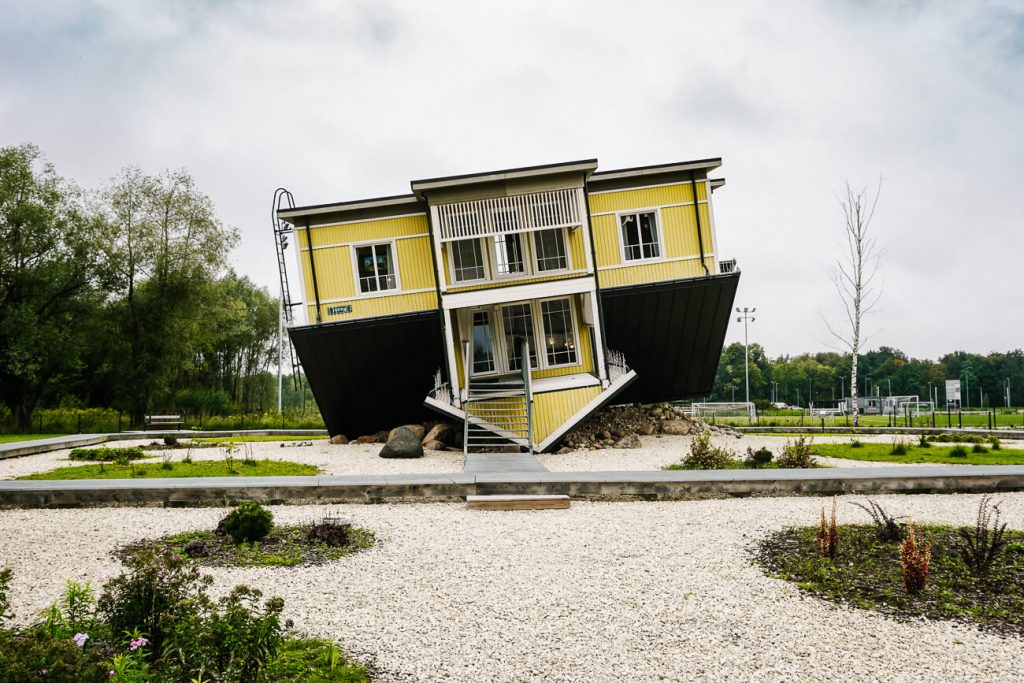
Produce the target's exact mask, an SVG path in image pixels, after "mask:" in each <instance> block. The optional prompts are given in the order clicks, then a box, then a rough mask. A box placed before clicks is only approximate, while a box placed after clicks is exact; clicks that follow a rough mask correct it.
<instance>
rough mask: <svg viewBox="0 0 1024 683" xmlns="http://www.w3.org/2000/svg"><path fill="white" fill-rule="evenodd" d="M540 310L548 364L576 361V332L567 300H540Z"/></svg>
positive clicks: (565, 363)
mask: <svg viewBox="0 0 1024 683" xmlns="http://www.w3.org/2000/svg"><path fill="white" fill-rule="evenodd" d="M540 310H541V318H542V319H543V321H544V350H545V354H546V357H547V362H548V365H549V366H553V365H573V364H575V363H577V362H578V361H577V360H576V359H577V355H576V333H575V330H574V329H573V324H572V309H571V304H570V303H569V300H568V299H555V300H554V301H542V302H541V304H540Z"/></svg>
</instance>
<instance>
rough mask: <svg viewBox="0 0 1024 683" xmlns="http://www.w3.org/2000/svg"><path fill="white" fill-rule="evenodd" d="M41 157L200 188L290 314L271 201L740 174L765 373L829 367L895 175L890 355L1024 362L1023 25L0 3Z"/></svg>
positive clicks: (881, 336)
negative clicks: (877, 193) (851, 243)
mask: <svg viewBox="0 0 1024 683" xmlns="http://www.w3.org/2000/svg"><path fill="white" fill-rule="evenodd" d="M24 142H34V143H36V144H38V145H39V146H40V147H41V148H42V150H43V151H44V153H45V154H46V155H47V157H48V158H49V159H50V160H51V161H52V162H54V164H55V165H56V166H57V170H58V172H60V173H61V174H62V175H64V176H67V177H69V178H73V179H74V180H76V181H77V182H78V183H79V184H81V185H83V186H86V187H96V186H99V185H101V184H103V183H104V182H106V181H107V179H109V178H110V177H111V176H113V175H114V174H115V173H117V171H118V170H119V169H120V168H122V167H124V166H126V165H130V164H137V165H140V166H142V167H143V168H144V169H146V170H147V171H150V172H157V171H159V170H161V169H165V168H179V167H184V168H187V169H189V170H190V171H191V172H192V173H193V175H194V176H195V177H196V179H197V181H198V184H199V186H200V188H201V189H202V190H203V191H205V192H206V193H208V194H209V195H210V196H211V197H212V198H213V200H214V201H215V203H216V205H217V207H218V209H219V212H220V215H221V217H222V218H223V219H224V220H225V222H227V223H229V224H232V225H235V226H237V227H238V228H239V229H240V230H241V231H242V236H243V239H242V244H241V246H240V247H239V248H238V249H237V251H236V252H235V253H234V255H233V261H234V264H235V267H236V269H237V270H238V271H240V272H242V273H244V274H247V275H249V276H251V277H252V278H253V279H255V280H256V281H258V282H260V283H262V284H265V285H267V286H268V287H270V288H271V289H272V291H276V278H277V275H276V270H275V261H274V256H273V240H272V236H271V224H270V203H271V197H272V194H273V191H274V188H276V187H278V186H284V187H287V188H289V189H290V190H291V191H292V192H293V193H294V195H295V198H296V200H297V202H298V203H299V204H314V203H323V202H330V201H342V200H349V199H358V198H364V197H373V196H380V195H389V194H399V193H403V192H408V191H409V180H411V179H414V178H422V177H433V176H440V175H448V174H458V173H467V172H475V171H484V170H493V169H498V168H507V167H513V166H521V165H530V164H540V163H550V162H558V161H567V160H573V159H580V158H590V157H597V158H598V159H599V161H600V164H601V167H602V168H604V169H611V168H618V167H626V166H636V165H643V164H656V163H664V162H670V161H680V160H686V159H699V158H706V157H722V159H723V166H722V168H721V169H719V171H718V175H720V176H723V177H725V178H726V179H727V180H728V184H727V186H726V187H725V188H723V189H722V190H720V191H718V192H716V193H715V218H716V222H717V228H718V237H719V242H720V247H721V249H720V256H721V257H722V258H729V257H735V258H737V259H738V261H739V264H740V267H741V269H742V271H743V275H742V279H741V284H740V291H739V294H738V297H737V304H738V305H740V306H743V305H746V306H756V307H757V314H756V316H757V321H756V322H755V323H753V325H752V327H751V330H750V333H751V341H757V342H760V343H762V344H763V345H764V346H765V348H766V351H767V352H768V353H769V355H772V356H775V355H780V354H792V353H799V352H801V351H807V350H819V349H822V348H823V347H824V344H825V343H826V341H827V339H828V335H827V332H826V330H825V327H824V324H823V323H822V316H830V317H833V318H835V317H836V316H838V315H839V314H840V310H839V308H838V305H839V304H838V299H837V298H836V296H835V294H834V292H833V290H832V289H831V285H830V279H829V278H830V270H831V269H832V267H833V264H834V259H835V256H836V255H837V254H838V253H839V250H840V248H841V239H842V232H841V226H842V216H841V213H840V209H839V204H838V201H837V195H838V193H839V192H841V190H842V187H843V183H844V181H845V180H847V179H848V180H849V181H850V182H851V183H852V184H853V185H854V186H856V187H863V186H869V187H872V188H873V187H875V186H876V185H877V183H878V180H879V177H884V181H883V183H882V190H881V199H880V201H879V203H878V211H877V214H876V218H875V222H874V224H873V226H872V228H873V230H874V233H875V235H876V236H877V239H878V242H879V244H880V246H882V247H883V248H884V260H883V262H882V266H881V268H882V276H883V277H884V281H885V291H884V295H883V298H882V300H881V302H880V304H879V308H878V312H877V313H876V314H875V315H874V316H873V317H872V318H870V319H869V323H868V327H869V328H870V329H871V330H872V331H874V333H875V335H874V337H873V338H872V339H871V342H870V345H871V346H878V345H883V344H884V345H888V346H895V347H898V348H901V349H903V350H904V351H906V352H907V353H908V354H910V355H913V356H919V357H935V356H937V355H939V354H941V353H943V352H946V351H951V350H954V349H965V350H969V351H975V352H988V351H992V350H1007V349H1010V348H1020V347H1022V346H1024V339H1022V337H1024V272H1022V271H1024V268H1022V260H1024V220H1022V218H1021V216H1022V214H1024V3H1022V2H1012V1H1008V2H992V3H973V2H964V1H957V2H948V3H939V2H935V3H930V2H884V1H883V2H848V3H846V2H833V3H815V2H778V3H762V2H750V3H731V2H730V3H722V2H679V1H669V2H659V3H650V2H637V1H633V2H623V1H622V0H619V1H617V2H595V1H593V0H588V1H586V2H556V1H555V0H546V1H540V2H533V1H532V0H531V1H526V0H517V1H516V2H508V3H492V2H485V1H483V0H471V1H468V2H423V1H410V2H388V1H370V0H366V1H354V2H351V1H344V0H323V1H321V2H316V1H310V2H295V3H283V2H273V3H271V2H256V1H247V2H241V1H239V2H212V1H211V2H206V3H203V2H198V1H191V2H187V1H181V2H155V1H153V2H138V1H136V0H124V1H121V2H118V1H115V0H97V1H95V2H70V1H61V0H46V1H45V2H39V1H37V0H26V1H24V2H19V1H17V0H0V145H2V146H7V145H14V144H20V143H24ZM742 338H743V328H742V326H740V325H737V324H736V322H735V320H734V322H733V323H732V324H731V326H730V329H729V335H728V340H729V341H732V340H737V339H738V340H742Z"/></svg>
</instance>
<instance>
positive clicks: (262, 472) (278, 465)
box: [18, 460, 320, 479]
mask: <svg viewBox="0 0 1024 683" xmlns="http://www.w3.org/2000/svg"><path fill="white" fill-rule="evenodd" d="M167 464H168V465H170V469H168V468H167V467H166V466H165V464H164V463H155V462H154V463H145V464H129V465H114V464H112V463H97V464H95V465H78V466H75V467H59V468H57V469H55V470H50V471H49V472H39V473H37V474H29V475H26V476H24V477H18V478H19V479H133V478H135V479H139V478H146V479H155V478H160V477H175V478H176V477H239V476H241V477H271V476H276V477H280V476H295V475H310V474H319V473H320V470H319V469H318V468H316V467H314V466H313V465H300V464H299V463H295V462H287V461H283V460H250V461H248V462H246V461H244V460H236V461H235V462H234V463H233V464H232V465H231V468H230V469H229V468H228V465H227V463H225V462H224V461H223V460H204V461H200V462H191V463H185V462H180V461H179V462H173V463H167Z"/></svg>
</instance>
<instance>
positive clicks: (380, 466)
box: [0, 435, 1020, 479]
mask: <svg viewBox="0 0 1024 683" xmlns="http://www.w3.org/2000/svg"><path fill="white" fill-rule="evenodd" d="M849 439H850V437H848V436H815V437H814V442H815V443H845V442H848V441H849ZM640 440H641V443H642V444H643V447H642V448H631V449H616V448H607V449H603V450H599V451H576V452H573V453H566V454H564V455H555V454H546V455H540V456H538V460H540V462H541V463H542V464H543V465H544V466H545V467H547V468H548V469H549V470H551V471H552V472H587V471H591V472H592V471H625V470H655V469H661V468H662V467H665V466H666V465H671V464H672V463H676V462H679V461H680V460H682V459H683V457H684V456H685V455H686V454H687V452H688V451H689V447H690V437H688V436H644V437H640ZM788 440H789V437H782V436H761V435H751V436H744V437H743V438H740V439H737V438H735V437H731V436H716V437H714V442H715V443H716V444H718V445H721V446H725V447H727V448H730V449H732V450H733V451H735V452H736V453H737V455H740V456H741V455H742V454H743V453H745V452H746V450H747V447H748V446H749V447H751V448H753V449H754V450H757V449H758V448H761V447H762V446H764V447H766V448H769V449H770V450H772V451H773V452H774V453H775V454H776V455H778V454H779V453H781V452H782V448H783V446H784V445H785V444H786V441H788ZM860 440H861V441H864V442H879V443H889V442H890V441H891V440H892V437H890V436H886V435H866V436H863V437H861V438H860ZM147 443H150V441H149V440H145V441H121V442H116V443H113V444H112V445H114V446H136V445H138V446H141V445H144V444H147ZM281 443H285V444H288V443H295V442H272V441H270V442H268V441H263V442H259V441H258V442H253V443H252V444H250V446H251V448H252V450H253V455H254V457H256V458H271V459H274V460H289V461H292V462H298V463H304V464H309V465H315V466H317V467H319V468H321V470H322V471H323V472H324V474H329V475H342V474H434V473H443V472H460V471H462V452H461V451H425V455H424V457H423V458H417V459H411V460H387V459H384V458H380V457H378V454H379V453H380V449H381V445H380V444H348V445H345V446H332V445H330V444H329V443H328V442H327V440H326V439H317V440H313V441H312V444H313V445H312V446H291V445H285V446H283V447H282V446H281ZM1003 443H1004V445H1005V447H1007V448H1019V447H1020V445H1019V444H1017V443H1015V442H1013V441H1004V442H1003ZM952 445H953V444H935V446H936V448H943V447H951V446H952ZM68 453H69V451H67V450H62V451H54V452H51V453H44V454H42V455H29V456H25V457H20V458H9V459H6V460H0V479H14V478H17V477H20V476H23V475H26V474H33V473H35V472H46V471H48V470H52V469H55V468H57V467H64V466H67V465H78V464H84V463H79V462H72V461H69V460H68V459H67V457H68ZM185 453H186V451H185V450H183V449H177V450H167V451H150V454H152V455H156V456H158V457H160V456H163V455H169V456H170V457H171V458H172V460H174V461H178V460H181V459H182V458H184V457H185ZM241 456H242V451H241V450H239V452H238V453H236V454H235V457H236V458H241ZM223 458H224V454H223V453H222V452H221V451H220V450H219V449H218V448H215V447H210V448H198V449H193V450H192V459H193V460H222V459H223ZM819 460H820V461H821V462H822V463H823V464H826V465H832V466H835V467H898V466H901V465H903V463H885V462H879V463H875V462H863V461H859V460H841V459H836V458H819ZM151 462H153V461H151ZM907 464H911V463H907Z"/></svg>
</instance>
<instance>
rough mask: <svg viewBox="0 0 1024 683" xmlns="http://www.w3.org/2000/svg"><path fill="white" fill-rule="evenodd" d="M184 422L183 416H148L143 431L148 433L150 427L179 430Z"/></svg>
mask: <svg viewBox="0 0 1024 683" xmlns="http://www.w3.org/2000/svg"><path fill="white" fill-rule="evenodd" d="M182 422H183V420H182V419H181V415H146V424H145V426H144V427H143V430H144V431H147V430H149V428H150V427H154V428H156V429H175V430H177V429H181V424H182Z"/></svg>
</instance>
